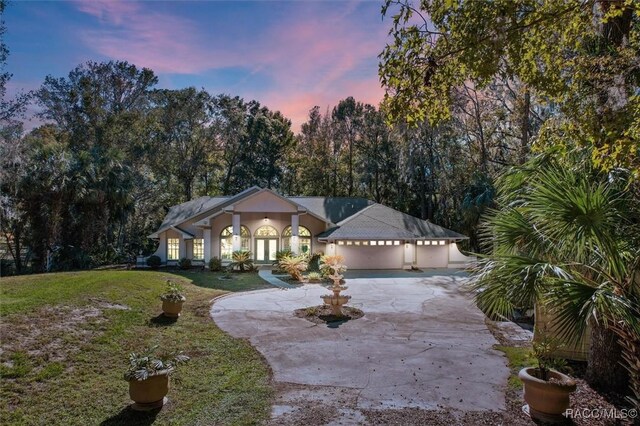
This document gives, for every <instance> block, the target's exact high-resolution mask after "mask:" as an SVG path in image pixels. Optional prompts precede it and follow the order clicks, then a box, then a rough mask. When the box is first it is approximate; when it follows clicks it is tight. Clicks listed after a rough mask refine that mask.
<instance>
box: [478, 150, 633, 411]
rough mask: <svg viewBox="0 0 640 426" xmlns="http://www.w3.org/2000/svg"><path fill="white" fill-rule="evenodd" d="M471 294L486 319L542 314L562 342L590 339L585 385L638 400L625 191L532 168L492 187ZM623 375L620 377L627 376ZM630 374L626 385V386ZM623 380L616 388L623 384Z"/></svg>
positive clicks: (609, 181)
mask: <svg viewBox="0 0 640 426" xmlns="http://www.w3.org/2000/svg"><path fill="white" fill-rule="evenodd" d="M498 184H499V185H498V186H499V197H498V202H499V204H500V205H501V206H502V208H501V210H499V211H494V212H492V214H491V216H490V217H489V219H488V220H487V222H486V224H485V227H484V228H483V233H482V236H483V239H484V240H485V242H487V243H488V244H490V245H491V247H490V248H491V252H492V254H491V255H489V256H484V257H482V258H481V260H480V262H479V267H478V269H477V270H476V272H475V274H474V275H475V278H476V279H475V280H474V281H473V283H472V287H473V288H474V290H475V291H476V301H477V303H478V306H480V307H481V308H482V309H483V310H484V311H485V312H486V313H487V314H489V315H492V314H502V315H508V314H510V313H511V312H512V311H513V309H515V308H518V307H520V308H521V307H527V308H529V307H532V306H534V305H535V304H541V305H543V306H545V307H546V308H547V310H549V311H551V312H552V313H553V315H554V316H555V318H556V324H555V326H556V327H557V329H558V331H559V333H560V335H561V337H563V338H565V339H567V341H570V342H577V341H578V340H579V339H580V337H581V336H582V335H583V333H584V332H585V331H586V330H587V327H590V329H591V346H590V352H589V356H588V361H589V363H588V364H589V366H588V371H587V380H588V381H589V382H590V384H592V385H594V386H596V387H605V388H607V389H616V388H618V389H619V387H620V383H623V384H624V383H626V382H627V380H628V379H630V380H629V384H630V386H631V389H632V392H633V393H634V396H635V399H636V402H635V403H636V404H637V401H638V400H640V350H639V349H640V260H639V259H640V248H639V247H640V244H639V241H638V235H640V230H639V229H638V227H639V223H640V221H639V220H638V218H639V217H640V215H639V214H638V213H639V211H640V209H639V208H638V199H637V197H633V194H631V191H630V190H629V187H628V186H626V182H624V181H622V180H620V179H615V178H613V177H611V176H602V175H599V174H598V173H596V172H593V171H590V170H584V169H580V168H571V167H570V166H567V165H563V166H560V165H558V164H556V163H553V162H550V160H547V159H541V158H538V159H535V160H532V161H531V162H530V163H528V164H525V165H524V166H523V167H520V168H517V169H514V170H512V171H510V172H509V173H507V174H506V175H504V176H503V177H501V179H500V180H499V182H498ZM625 368H626V370H627V371H625ZM627 373H628V379H627V377H626V376H627ZM621 378H622V379H621Z"/></svg>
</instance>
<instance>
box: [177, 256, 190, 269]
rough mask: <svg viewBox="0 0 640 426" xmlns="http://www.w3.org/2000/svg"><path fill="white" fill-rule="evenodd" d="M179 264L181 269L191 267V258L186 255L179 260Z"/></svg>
mask: <svg viewBox="0 0 640 426" xmlns="http://www.w3.org/2000/svg"><path fill="white" fill-rule="evenodd" d="M178 266H179V267H180V269H189V268H191V259H187V258H186V257H183V258H182V259H180V261H179V262H178Z"/></svg>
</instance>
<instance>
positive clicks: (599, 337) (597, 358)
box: [586, 321, 629, 393]
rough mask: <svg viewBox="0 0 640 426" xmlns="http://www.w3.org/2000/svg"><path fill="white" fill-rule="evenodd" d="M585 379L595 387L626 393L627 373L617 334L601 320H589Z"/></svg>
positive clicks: (627, 384)
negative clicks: (589, 334) (589, 330)
mask: <svg viewBox="0 0 640 426" xmlns="http://www.w3.org/2000/svg"><path fill="white" fill-rule="evenodd" d="M588 358H589V359H588V366H587V376H586V380H587V382H588V383H589V385H591V386H592V387H593V388H595V389H602V390H606V391H614V392H619V393H626V392H627V391H628V386H629V374H628V373H627V371H626V369H625V368H624V366H623V365H622V348H621V347H620V345H619V344H618V336H617V335H616V334H615V332H614V331H613V330H611V329H610V328H606V327H604V325H603V324H602V321H601V322H600V323H596V322H595V321H591V347H590V348H589V355H588Z"/></svg>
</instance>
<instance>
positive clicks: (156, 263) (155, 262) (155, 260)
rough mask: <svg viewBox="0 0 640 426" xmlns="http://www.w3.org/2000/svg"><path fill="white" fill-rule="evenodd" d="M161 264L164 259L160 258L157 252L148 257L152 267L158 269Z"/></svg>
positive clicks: (149, 264) (148, 263) (149, 265)
mask: <svg viewBox="0 0 640 426" xmlns="http://www.w3.org/2000/svg"><path fill="white" fill-rule="evenodd" d="M160 265H162V260H161V259H160V257H159V256H156V255H155V254H154V255H152V256H149V257H147V266H148V267H150V268H152V269H158V268H159V267H160Z"/></svg>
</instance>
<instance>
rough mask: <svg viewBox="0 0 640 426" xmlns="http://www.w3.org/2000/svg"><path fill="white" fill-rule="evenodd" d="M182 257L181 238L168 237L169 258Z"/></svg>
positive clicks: (176, 258) (177, 258)
mask: <svg viewBox="0 0 640 426" xmlns="http://www.w3.org/2000/svg"><path fill="white" fill-rule="evenodd" d="M179 259H180V239H179V238H168V239H167V260H179Z"/></svg>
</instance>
